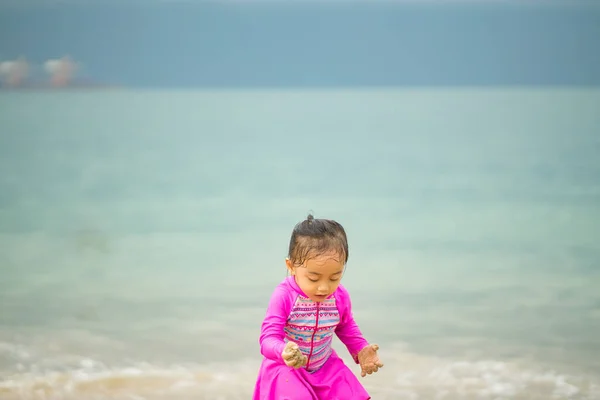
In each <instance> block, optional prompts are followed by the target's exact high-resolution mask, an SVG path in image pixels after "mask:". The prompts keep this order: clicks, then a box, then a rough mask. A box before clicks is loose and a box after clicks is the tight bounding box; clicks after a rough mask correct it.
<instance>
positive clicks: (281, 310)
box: [259, 285, 291, 364]
mask: <svg viewBox="0 0 600 400" xmlns="http://www.w3.org/2000/svg"><path fill="white" fill-rule="evenodd" d="M290 309H291V298H290V295H289V292H288V291H287V290H285V288H284V286H283V285H279V286H277V287H276V288H275V291H274V292H273V294H272V295H271V300H270V301H269V305H268V307H267V315H266V316H265V319H264V320H263V323H262V326H261V331H260V338H259V343H260V353H261V354H262V355H263V356H265V357H267V358H269V359H271V360H273V361H279V362H281V363H282V364H284V363H285V362H284V360H283V358H282V355H281V354H282V353H283V349H284V347H285V342H284V340H283V339H284V337H285V333H284V331H283V328H284V326H285V323H286V321H287V319H288V315H289V312H290Z"/></svg>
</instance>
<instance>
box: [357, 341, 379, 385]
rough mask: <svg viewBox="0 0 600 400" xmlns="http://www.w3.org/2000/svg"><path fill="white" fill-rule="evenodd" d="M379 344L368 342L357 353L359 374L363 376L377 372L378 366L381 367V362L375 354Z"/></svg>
mask: <svg viewBox="0 0 600 400" xmlns="http://www.w3.org/2000/svg"><path fill="white" fill-rule="evenodd" d="M377 350H379V346H378V345H376V344H370V345H368V346H367V347H365V348H364V349H362V350H361V351H360V352H359V353H358V362H359V364H360V369H361V371H360V376H362V377H365V376H367V374H369V375H371V374H372V373H373V372H377V371H378V370H379V368H382V367H383V363H382V362H381V360H380V359H379V356H378V355H377Z"/></svg>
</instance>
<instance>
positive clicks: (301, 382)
mask: <svg viewBox="0 0 600 400" xmlns="http://www.w3.org/2000/svg"><path fill="white" fill-rule="evenodd" d="M370 398H371V396H369V394H368V393H367V391H366V390H365V388H364V387H363V386H362V384H361V383H360V382H359V381H358V379H357V378H356V376H355V375H354V374H353V373H352V371H350V368H348V366H347V365H346V364H345V363H344V361H343V360H342V359H341V358H340V357H339V356H338V355H337V354H336V353H335V351H334V352H333V353H332V354H331V356H330V357H329V359H328V360H327V362H326V363H325V365H323V367H321V368H320V369H319V370H318V371H315V372H313V373H312V374H311V373H309V372H308V371H306V370H305V369H304V368H299V369H294V368H291V367H288V366H287V365H285V364H283V363H281V362H276V361H273V360H270V359H267V358H264V359H263V362H262V364H261V366H260V371H259V373H258V379H257V380H256V386H255V388H254V396H253V397H252V399H253V400H369V399H370Z"/></svg>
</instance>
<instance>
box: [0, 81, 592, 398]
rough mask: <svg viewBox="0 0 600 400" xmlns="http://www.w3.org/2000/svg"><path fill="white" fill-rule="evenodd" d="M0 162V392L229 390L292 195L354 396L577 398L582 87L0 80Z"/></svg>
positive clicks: (582, 344) (168, 394) (587, 142)
mask: <svg viewBox="0 0 600 400" xmlns="http://www.w3.org/2000/svg"><path fill="white" fill-rule="evenodd" d="M0 171H1V172H2V173H1V175H0V398H2V399H7V400H10V399H40V400H41V399H73V400H75V399H78V400H79V399H169V400H171V399H173V400H174V399H211V400H218V399H249V398H251V394H252V390H253V386H254V382H255V379H256V373H257V370H258V367H259V364H260V361H261V355H260V351H259V346H258V335H259V330H260V324H261V321H262V317H263V316H264V313H265V308H266V305H267V302H268V299H269V297H270V295H271V292H272V290H273V288H274V287H275V286H276V285H277V284H278V283H279V282H280V281H281V280H282V279H284V277H285V276H286V271H285V265H284V259H285V256H286V254H287V246H288V243H289V236H290V233H291V230H292V228H293V226H294V224H295V223H296V222H298V221H300V220H302V219H304V218H305V217H306V215H307V213H308V212H310V211H312V212H314V215H315V216H316V217H324V218H334V219H336V220H339V221H340V222H341V223H342V224H343V225H344V226H345V228H346V229H347V232H348V236H349V242H350V259H349V262H348V265H347V269H346V272H345V275H344V278H343V283H344V284H345V286H346V287H347V288H348V290H349V291H350V293H351V295H352V300H353V309H354V315H355V318H356V320H357V321H358V323H359V324H360V326H361V329H362V330H363V333H364V334H365V336H366V337H367V338H368V340H369V341H371V342H374V343H378V344H379V345H380V346H381V351H380V355H381V358H382V360H383V361H384V363H385V367H384V368H383V369H382V370H381V371H380V372H378V373H377V374H375V375H372V376H368V377H366V378H361V381H362V382H363V383H364V385H365V386H366V387H367V389H368V390H369V391H370V393H371V394H372V396H373V398H374V399H378V400H383V399H393V400H401V399H411V400H413V399H414V400H416V399H424V400H432V399H447V400H453V399H527V400H535V399H540V400H548V399H600V290H599V289H598V288H599V284H600V240H599V238H600V228H599V227H600V91H599V90H596V89H593V90H592V89H574V88H561V89H556V88H537V89H530V88H456V89H433V88H423V89H337V90H325V89H323V90H317V89H311V90H292V89H290V90H284V89H281V90H274V89H273V90H267V89H265V90H213V91H210V90H181V91H164V90H162V91H161V90H114V91H70V92H68V91H67V92H53V91H48V92H21V93H19V92H12V93H6V92H5V93H3V94H1V95H0ZM335 348H336V350H338V352H339V353H340V354H341V355H343V357H344V359H345V360H346V361H347V362H348V364H349V365H350V367H351V368H352V370H353V371H354V372H355V373H357V374H359V373H360V370H359V368H358V366H356V365H354V364H352V362H351V360H350V359H349V357H348V355H347V352H346V351H345V349H344V347H343V345H341V344H340V342H339V341H336V342H335Z"/></svg>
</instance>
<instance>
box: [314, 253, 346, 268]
mask: <svg viewBox="0 0 600 400" xmlns="http://www.w3.org/2000/svg"><path fill="white" fill-rule="evenodd" d="M306 267H307V268H311V269H315V270H322V269H340V268H343V267H344V263H343V262H342V260H341V257H340V255H339V254H337V253H336V252H331V253H325V254H319V255H318V256H315V257H311V258H310V259H309V260H307V261H306Z"/></svg>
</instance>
